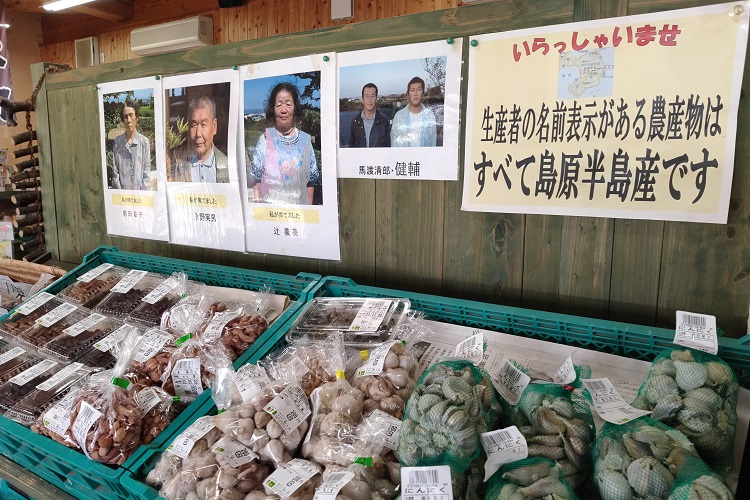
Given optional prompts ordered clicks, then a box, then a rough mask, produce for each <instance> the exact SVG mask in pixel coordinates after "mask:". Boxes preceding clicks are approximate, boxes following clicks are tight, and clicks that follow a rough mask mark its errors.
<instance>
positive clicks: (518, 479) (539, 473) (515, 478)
mask: <svg viewBox="0 0 750 500" xmlns="http://www.w3.org/2000/svg"><path fill="white" fill-rule="evenodd" d="M484 498H485V499H486V500H500V499H506V498H507V499H510V498H513V500H516V499H518V500H524V499H526V498H555V499H558V500H566V499H567V500H571V499H577V498H578V497H577V496H576V494H575V493H574V492H573V488H571V487H570V485H569V484H568V481H567V480H566V479H565V475H564V474H563V472H562V469H561V468H560V466H558V465H556V464H555V462H552V461H551V460H547V459H545V458H541V457H529V458H526V459H523V460H518V461H516V462H512V463H509V464H505V465H503V466H502V467H501V468H500V469H499V470H498V471H497V472H495V473H494V474H493V475H492V477H491V478H490V481H489V484H488V486H487V494H486V495H485V496H484Z"/></svg>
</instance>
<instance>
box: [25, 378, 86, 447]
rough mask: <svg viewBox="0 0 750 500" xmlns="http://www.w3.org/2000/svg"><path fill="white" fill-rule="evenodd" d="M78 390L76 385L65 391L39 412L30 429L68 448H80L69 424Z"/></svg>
mask: <svg viewBox="0 0 750 500" xmlns="http://www.w3.org/2000/svg"><path fill="white" fill-rule="evenodd" d="M80 391H81V387H80V386H78V385H74V386H73V387H71V388H70V389H68V390H67V391H65V392H64V393H63V394H62V395H61V397H60V399H59V400H58V401H55V402H54V403H52V404H50V405H49V406H48V407H47V408H45V409H44V410H43V411H42V412H41V413H40V415H39V417H38V418H37V419H36V421H34V422H33V423H32V424H31V430H32V431H33V432H36V433H37V434H41V435H42V436H47V437H48V438H50V439H53V440H54V441H57V442H58V443H60V444H62V445H65V446H67V447H68V448H73V449H74V450H80V449H81V447H80V446H79V445H78V442H77V441H76V439H75V438H74V437H73V433H72V429H71V425H70V424H71V420H70V417H71V414H72V413H73V407H74V406H75V403H76V401H77V400H78V395H79V393H80Z"/></svg>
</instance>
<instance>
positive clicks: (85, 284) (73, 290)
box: [57, 264, 129, 309]
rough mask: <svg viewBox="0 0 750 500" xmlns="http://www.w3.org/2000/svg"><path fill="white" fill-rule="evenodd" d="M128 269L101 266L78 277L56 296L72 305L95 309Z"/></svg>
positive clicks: (109, 265)
mask: <svg viewBox="0 0 750 500" xmlns="http://www.w3.org/2000/svg"><path fill="white" fill-rule="evenodd" d="M128 271H129V269H125V268H124V267H119V266H113V265H112V264H103V265H101V266H98V267H96V268H94V269H92V270H91V271H89V272H88V273H85V274H83V275H81V276H79V277H78V279H77V280H76V282H75V283H73V284H72V285H69V286H67V287H66V288H65V289H64V290H63V291H61V292H60V293H58V294H57V296H58V297H60V298H62V299H65V300H66V301H68V302H71V303H73V304H76V305H79V306H83V307H88V308H89V309H90V308H92V307H95V306H96V305H97V304H98V303H99V302H100V301H101V300H102V299H103V298H104V296H105V295H107V293H109V291H110V289H111V288H112V287H113V286H115V285H116V284H117V282H118V281H120V280H121V279H122V277H123V276H125V275H126V274H127V273H128Z"/></svg>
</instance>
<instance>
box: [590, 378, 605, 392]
mask: <svg viewBox="0 0 750 500" xmlns="http://www.w3.org/2000/svg"><path fill="white" fill-rule="evenodd" d="M588 386H589V389H593V390H595V391H606V390H607V385H606V384H604V383H603V382H600V381H598V380H589V383H588Z"/></svg>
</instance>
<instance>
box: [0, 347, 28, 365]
mask: <svg viewBox="0 0 750 500" xmlns="http://www.w3.org/2000/svg"><path fill="white" fill-rule="evenodd" d="M25 352H26V350H25V349H22V348H20V347H14V348H13V349H11V350H10V351H8V352H6V353H4V354H2V355H0V365H4V364H5V363H7V362H8V361H10V360H12V359H16V358H17V357H18V356H20V355H21V354H24V353H25Z"/></svg>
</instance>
